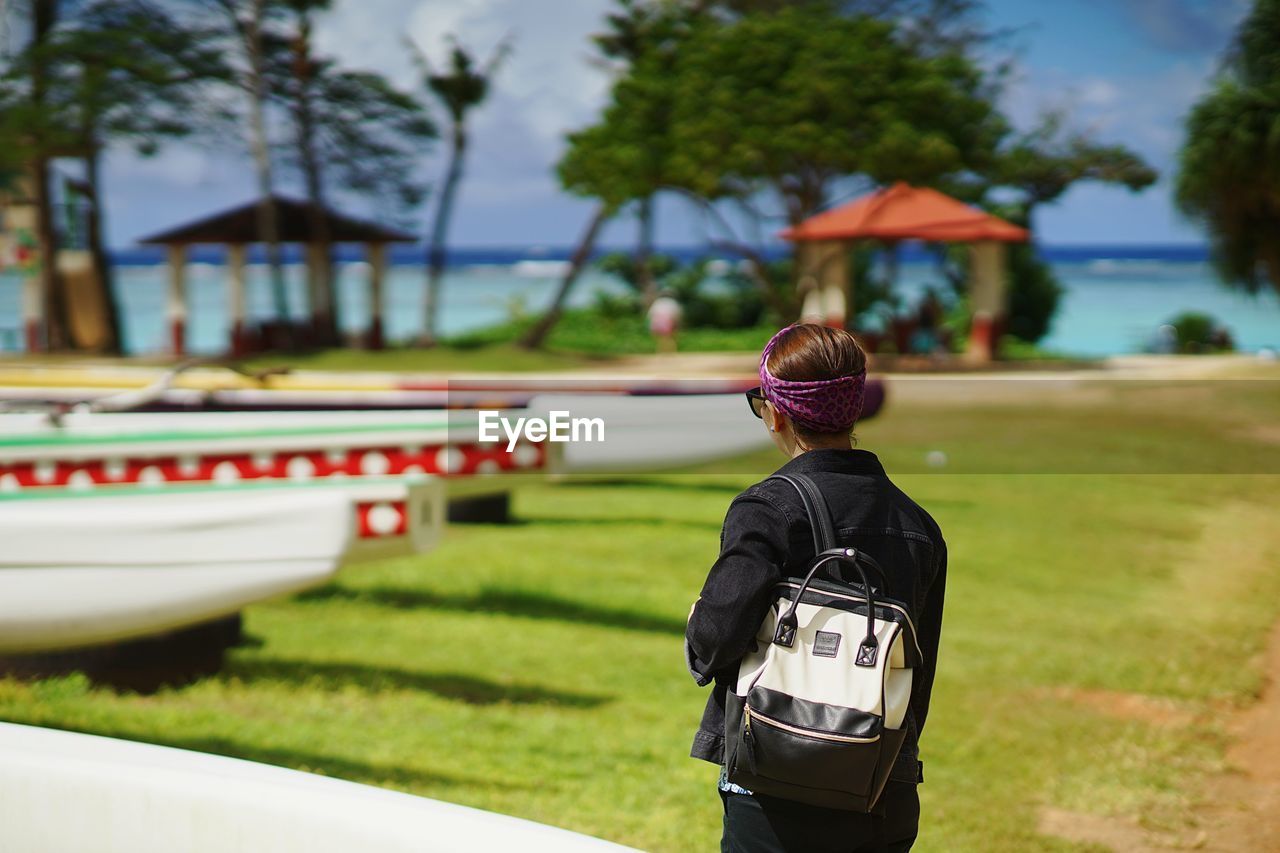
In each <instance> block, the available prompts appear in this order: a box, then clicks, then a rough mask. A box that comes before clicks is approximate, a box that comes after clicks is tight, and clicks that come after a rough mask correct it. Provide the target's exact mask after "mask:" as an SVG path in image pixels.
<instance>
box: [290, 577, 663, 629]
mask: <svg viewBox="0 0 1280 853" xmlns="http://www.w3.org/2000/svg"><path fill="white" fill-rule="evenodd" d="M296 600H298V601H302V602H325V601H350V602H355V603H360V604H376V605H379V606H381V607H394V608H397V609H403V610H414V609H418V608H422V609H424V610H447V611H451V612H455V613H499V614H502V615H504V616H521V617H525V618H528V619H547V620H550V621H554V622H568V623H573V624H582V625H599V626H601V627H605V628H626V629H629V630H633V631H651V632H653V633H658V634H677V635H683V634H684V627H685V623H684V620H683V619H673V618H670V617H667V616H656V615H653V614H650V613H640V612H637V611H634V610H623V609H619V608H612V607H600V606H598V605H594V604H585V603H583V602H581V601H573V600H571V599H567V598H560V597H558V596H554V595H546V594H543V593H537V592H520V591H512V590H497V589H486V590H482V591H481V592H479V593H475V594H470V595H459V594H445V593H437V592H429V591H427V590H420V589H406V588H404V587H393V586H371V587H361V588H358V589H357V588H353V587H347V586H339V585H337V584H330V585H329V586H324V587H320V588H318V589H313V590H309V591H307V592H304V593H301V594H299V595H298V596H297V599H296Z"/></svg>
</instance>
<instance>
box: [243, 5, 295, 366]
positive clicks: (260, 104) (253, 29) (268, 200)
mask: <svg viewBox="0 0 1280 853" xmlns="http://www.w3.org/2000/svg"><path fill="white" fill-rule="evenodd" d="M266 5H267V0H253V10H252V16H251V18H250V20H249V22H248V27H247V28H246V29H245V31H244V42H245V52H246V53H247V54H248V60H249V81H248V82H249V86H248V90H249V132H250V135H251V147H252V148H253V162H254V169H255V172H256V173H257V178H258V205H257V216H258V236H259V238H260V239H261V240H262V242H263V243H265V244H266V246H267V264H268V265H269V267H270V269H271V299H272V303H273V304H274V307H275V313H276V318H277V319H278V320H279V321H280V323H281V327H282V329H284V330H285V345H286V347H287V348H289V349H292V348H293V343H294V341H293V334H292V332H291V331H289V330H290V324H291V323H292V318H291V316H290V314H289V294H288V291H287V290H286V289H285V281H284V267H283V261H282V259H281V255H280V231H279V220H278V219H277V210H276V204H275V198H274V196H273V194H272V193H273V181H272V175H271V151H270V148H269V147H268V145H269V143H268V141H267V119H266V105H265V101H266V97H267V93H266V76H265V74H264V73H263V65H264V62H265V58H264V57H263V55H262V20H263V17H264V16H265V14H266Z"/></svg>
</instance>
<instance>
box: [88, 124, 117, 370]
mask: <svg viewBox="0 0 1280 853" xmlns="http://www.w3.org/2000/svg"><path fill="white" fill-rule="evenodd" d="M84 165H85V183H87V184H88V188H89V217H88V219H89V221H88V223H87V225H86V229H85V231H86V239H87V242H88V244H89V254H90V256H91V257H92V258H93V278H94V283H95V285H96V286H97V288H98V292H99V294H100V298H101V300H102V310H103V314H104V317H103V319H104V320H105V321H106V326H107V330H106V332H107V337H106V340H104V341H103V342H102V350H103V351H104V352H106V353H110V354H111V355H120V353H121V343H120V307H119V304H118V303H117V302H116V291H115V287H114V286H113V285H114V282H113V281H112V269H111V261H110V259H109V258H108V257H107V247H106V244H105V240H104V239H103V234H104V233H105V228H106V214H105V212H104V204H103V198H102V186H101V174H100V173H101V166H102V148H101V146H100V145H99V144H98V141H97V140H96V139H90V140H89V141H88V146H87V152H86V154H85V158H84Z"/></svg>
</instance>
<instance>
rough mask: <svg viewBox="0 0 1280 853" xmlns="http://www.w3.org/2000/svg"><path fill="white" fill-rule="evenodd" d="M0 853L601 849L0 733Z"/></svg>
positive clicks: (427, 810)
mask: <svg viewBox="0 0 1280 853" xmlns="http://www.w3.org/2000/svg"><path fill="white" fill-rule="evenodd" d="M0 753H2V754H3V755H4V761H2V762H0V849H3V850H14V851H18V850H20V851H22V853H67V851H79V850H93V851H95V853H174V851H182V853H249V851H254V853H257V851H271V853H350V851H355V850H376V851H379V853H470V851H476V850H481V851H484V850H520V851H523V853H606V851H619V853H621V851H625V850H627V849H629V848H624V847H620V846H618V845H616V844H611V843H609V842H607V841H602V840H600V839H597V838H591V837H589V836H586V835H579V834H577V833H574V832H569V831H568V830H564V829H557V828H555V827H550V826H546V825H544V824H539V823H533V822H531V821H527V820H520V819H518V818H513V817H508V816H506V815H500V814H494V813H493V812H485V811H480V810H478V809H470V808H465V807H463V806H456V805H452V804H450V803H442V802H440V801H438V800H429V799H426V798H423V797H415V796H412V795H410V794H402V793H399V792H396V791H388V790H385V789H383V788H374V787H372V786H369V785H358V784H356V783H354V782H344V781H342V780H340V779H330V778H326V777H324V776H316V775H314V774H311V773H302V772H299V771H297V770H288V769H285V768H283V767H272V766H269V765H266V764H257V763H255V762H251V761H242V760H240V759H236V758H225V757H223V756H219V755H205V754H203V753H199V752H190V751H188V750H183V749H172V748H170V747H163V746H153V745H151V744H141V743H133V742H130V741H124V740H117V739H115V738H105V737H98V736H95V735H85V734H78V733H75V732H64V731H55V730H53V729H42V728H36V727H33V726H20V725H14V724H12V723H0Z"/></svg>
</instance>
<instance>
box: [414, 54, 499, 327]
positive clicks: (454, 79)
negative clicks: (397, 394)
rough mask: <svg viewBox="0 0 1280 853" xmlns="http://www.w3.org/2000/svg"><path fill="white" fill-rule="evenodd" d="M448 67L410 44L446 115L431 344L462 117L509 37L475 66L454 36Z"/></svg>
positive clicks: (431, 268) (432, 269)
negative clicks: (445, 163)
mask: <svg viewBox="0 0 1280 853" xmlns="http://www.w3.org/2000/svg"><path fill="white" fill-rule="evenodd" d="M449 44H450V51H449V63H448V65H447V66H446V67H445V68H443V69H439V70H437V69H434V68H432V66H431V64H430V63H429V62H428V60H427V56H426V54H425V53H423V51H422V50H421V49H420V48H418V47H417V46H416V45H414V44H413V43H412V42H410V43H409V47H410V49H411V50H412V51H413V54H414V57H415V59H416V61H417V64H418V68H419V70H420V72H421V74H422V82H423V85H424V86H425V87H426V88H427V91H429V92H430V93H431V96H432V97H434V98H435V99H436V100H437V101H439V102H440V105H441V106H442V107H444V110H445V112H446V113H448V115H449V131H450V132H449V164H448V168H447V169H446V170H445V177H444V186H443V188H442V189H441V190H440V193H439V195H437V197H436V210H435V216H434V219H433V221H432V225H431V235H430V239H429V245H428V249H427V298H426V307H425V312H424V313H425V317H424V326H423V332H422V339H421V343H422V344H423V345H424V346H432V345H433V344H435V341H436V317H437V315H438V314H439V311H440V279H441V276H443V274H444V265H445V243H446V240H447V237H448V232H449V220H450V219H451V218H452V216H453V205H454V201H455V200H456V198H457V193H458V184H459V182H461V180H462V170H463V166H464V162H465V159H466V154H467V142H468V136H467V115H468V113H470V112H471V110H473V109H475V108H476V107H478V106H479V105H480V104H482V103H483V102H484V100H485V98H487V97H488V95H489V84H490V82H491V81H492V80H493V75H494V74H495V73H496V72H497V70H498V67H499V66H500V65H501V64H502V62H503V60H504V59H506V57H507V55H508V54H509V53H510V52H511V43H510V40H509V39H503V40H502V41H501V42H500V43H499V44H498V46H497V47H496V48H495V49H494V51H493V55H492V56H490V57H489V61H488V62H486V63H484V64H483V65H482V66H480V67H477V63H476V60H475V58H474V57H473V56H472V55H471V54H470V53H469V52H468V51H467V50H466V48H464V47H463V46H462V45H461V44H460V43H459V42H458V40H457V39H456V38H452V37H451V38H450V39H449Z"/></svg>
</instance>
